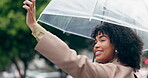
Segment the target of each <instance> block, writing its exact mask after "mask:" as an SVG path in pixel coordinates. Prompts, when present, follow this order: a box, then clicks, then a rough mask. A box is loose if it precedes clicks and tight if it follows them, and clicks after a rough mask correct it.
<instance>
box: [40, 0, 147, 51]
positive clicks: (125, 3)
mask: <svg viewBox="0 0 148 78" xmlns="http://www.w3.org/2000/svg"><path fill="white" fill-rule="evenodd" d="M38 21H40V22H42V23H45V24H47V25H50V26H53V27H55V28H57V29H59V30H62V31H64V32H68V33H72V34H76V35H79V36H82V37H86V38H91V37H90V35H91V32H92V29H93V28H94V27H95V26H96V25H97V24H99V23H101V21H105V22H109V23H114V24H118V25H122V26H126V27H130V28H133V29H135V30H136V32H137V34H138V35H139V36H140V37H141V38H142V39H143V41H144V43H145V45H144V49H146V48H147V49H148V44H147V43H146V42H147V41H148V22H147V21H148V0H52V1H51V2H50V3H49V4H48V5H47V7H46V8H45V9H44V11H43V12H42V13H41V15H40V17H39V18H38Z"/></svg>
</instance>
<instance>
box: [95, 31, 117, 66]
mask: <svg viewBox="0 0 148 78" xmlns="http://www.w3.org/2000/svg"><path fill="white" fill-rule="evenodd" d="M114 51H115V48H114V46H113V44H111V42H110V39H109V37H108V35H106V34H102V33H101V34H99V35H97V36H96V40H95V45H94V53H95V57H96V58H95V59H96V61H97V62H103V63H106V62H109V61H110V60H112V59H113V58H114Z"/></svg>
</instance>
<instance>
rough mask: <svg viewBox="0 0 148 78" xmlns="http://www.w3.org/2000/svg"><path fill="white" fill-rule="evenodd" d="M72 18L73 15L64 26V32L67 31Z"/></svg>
mask: <svg viewBox="0 0 148 78" xmlns="http://www.w3.org/2000/svg"><path fill="white" fill-rule="evenodd" d="M71 19H72V17H70V20H69V21H68V22H67V24H66V25H65V27H64V28H63V29H64V31H63V33H65V32H66V30H67V27H68V25H69V23H70V22H71Z"/></svg>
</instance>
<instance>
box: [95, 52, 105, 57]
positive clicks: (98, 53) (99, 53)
mask: <svg viewBox="0 0 148 78" xmlns="http://www.w3.org/2000/svg"><path fill="white" fill-rule="evenodd" d="M102 53H103V52H102V51H97V52H95V56H99V55H101V54H102Z"/></svg>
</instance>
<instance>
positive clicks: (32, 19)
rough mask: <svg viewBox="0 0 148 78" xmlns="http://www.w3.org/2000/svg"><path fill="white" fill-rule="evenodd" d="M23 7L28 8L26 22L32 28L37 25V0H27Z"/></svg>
mask: <svg viewBox="0 0 148 78" xmlns="http://www.w3.org/2000/svg"><path fill="white" fill-rule="evenodd" d="M23 4H24V5H23V8H25V9H26V10H27V15H26V23H27V25H28V26H29V28H30V29H31V30H33V28H34V27H35V26H36V25H37V21H36V7H35V0H30V1H29V0H25V1H24V2H23Z"/></svg>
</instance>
